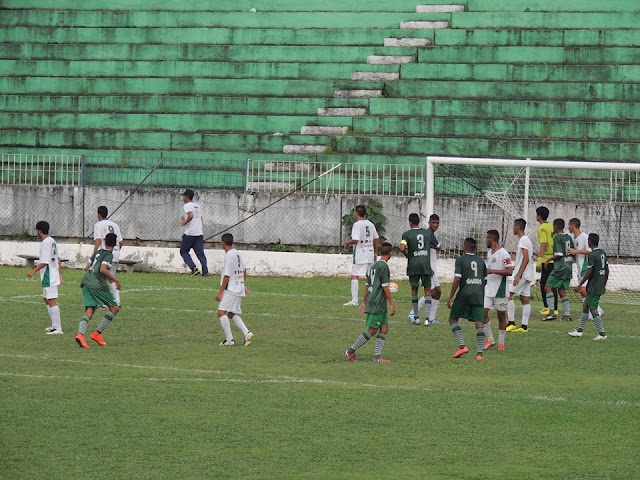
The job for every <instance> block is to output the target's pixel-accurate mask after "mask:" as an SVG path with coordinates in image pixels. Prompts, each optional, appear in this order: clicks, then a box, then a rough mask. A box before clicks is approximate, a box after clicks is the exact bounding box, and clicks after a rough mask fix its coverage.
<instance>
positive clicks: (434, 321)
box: [430, 318, 440, 325]
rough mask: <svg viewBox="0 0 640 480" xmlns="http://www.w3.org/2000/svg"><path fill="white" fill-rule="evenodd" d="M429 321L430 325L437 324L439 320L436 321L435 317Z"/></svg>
mask: <svg viewBox="0 0 640 480" xmlns="http://www.w3.org/2000/svg"><path fill="white" fill-rule="evenodd" d="M430 323H431V325H436V324H439V323H440V322H439V321H438V319H437V318H434V319H433V320H431V322H430Z"/></svg>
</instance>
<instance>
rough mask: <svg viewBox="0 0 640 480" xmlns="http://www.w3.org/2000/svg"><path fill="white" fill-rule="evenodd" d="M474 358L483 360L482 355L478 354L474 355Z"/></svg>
mask: <svg viewBox="0 0 640 480" xmlns="http://www.w3.org/2000/svg"><path fill="white" fill-rule="evenodd" d="M476 360H484V357H483V356H482V355H480V354H478V355H476Z"/></svg>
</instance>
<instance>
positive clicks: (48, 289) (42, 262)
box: [27, 221, 63, 335]
mask: <svg viewBox="0 0 640 480" xmlns="http://www.w3.org/2000/svg"><path fill="white" fill-rule="evenodd" d="M36 233H37V235H38V237H39V238H40V239H41V240H42V243H41V244H40V258H39V259H38V263H37V264H36V266H35V267H34V268H33V269H32V270H30V271H29V272H28V273H27V278H31V277H33V276H34V275H35V273H36V272H40V282H41V283H42V296H43V298H44V303H45V305H46V306H47V310H48V311H49V318H50V319H51V326H50V327H47V328H45V329H44V331H45V333H46V334H47V335H62V334H63V331H62V321H61V320H60V307H59V306H58V302H57V300H56V299H57V298H58V286H59V285H61V284H62V275H60V255H59V254H58V245H57V244H56V241H55V240H54V239H53V237H50V236H49V224H48V223H47V222H45V221H40V222H38V223H36Z"/></svg>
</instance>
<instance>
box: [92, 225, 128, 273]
mask: <svg viewBox="0 0 640 480" xmlns="http://www.w3.org/2000/svg"><path fill="white" fill-rule="evenodd" d="M108 233H115V234H116V246H115V247H113V261H114V262H117V261H118V260H119V259H120V242H122V234H121V233H120V227H119V226H118V224H117V223H115V222H112V221H111V220H107V219H104V220H100V221H99V222H96V223H95V225H94V226H93V239H94V240H98V239H100V249H101V250H106V249H107V245H106V244H105V243H104V238H105V237H106V236H107V234H108Z"/></svg>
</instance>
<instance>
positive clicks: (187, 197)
mask: <svg viewBox="0 0 640 480" xmlns="http://www.w3.org/2000/svg"><path fill="white" fill-rule="evenodd" d="M194 195H195V193H194V192H193V190H190V189H187V190H185V191H184V193H183V194H182V201H183V202H184V207H183V208H184V212H185V214H186V215H181V216H180V225H181V226H183V227H184V233H183V235H182V244H181V245H180V255H182V258H183V260H184V263H186V264H187V266H188V267H189V268H190V269H191V275H199V274H200V270H198V269H197V268H196V264H195V263H193V259H192V258H191V255H190V254H189V251H190V250H191V249H193V251H194V252H195V254H196V257H198V260H199V261H200V265H201V267H202V276H203V277H207V276H209V268H208V267H207V257H205V256H204V236H203V233H202V212H201V211H200V205H198V204H197V203H195V202H194V201H193V197H194Z"/></svg>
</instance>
